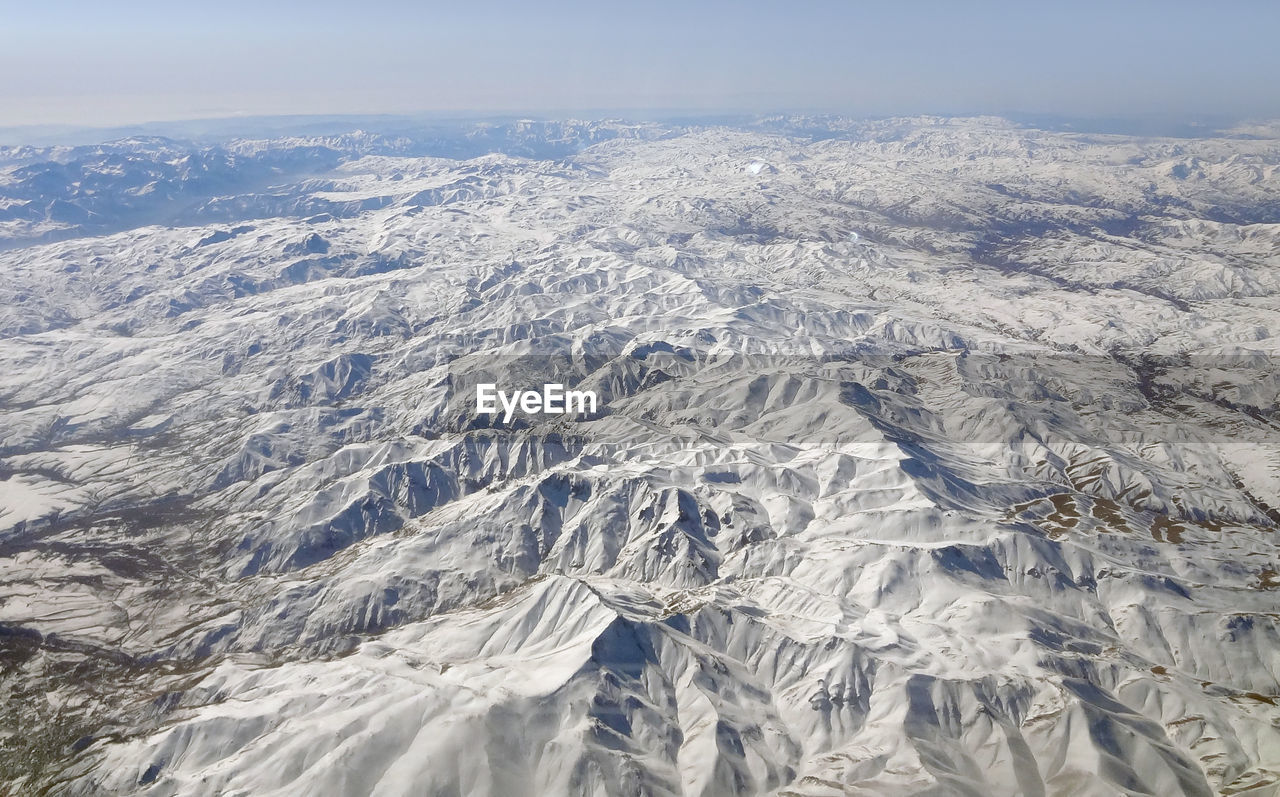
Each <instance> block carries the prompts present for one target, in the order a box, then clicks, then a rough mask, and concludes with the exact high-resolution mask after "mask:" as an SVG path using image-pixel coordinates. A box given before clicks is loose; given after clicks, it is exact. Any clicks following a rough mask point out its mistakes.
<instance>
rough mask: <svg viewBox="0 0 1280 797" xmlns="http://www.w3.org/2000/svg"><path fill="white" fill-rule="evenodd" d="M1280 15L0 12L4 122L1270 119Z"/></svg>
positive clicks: (396, 9)
mask: <svg viewBox="0 0 1280 797" xmlns="http://www.w3.org/2000/svg"><path fill="white" fill-rule="evenodd" d="M1278 31H1280V2H1278V1H1277V0H1257V1H1256V2H1253V1H1248V0H1241V1H1238V2H1226V1H1224V2H1220V3H1208V2H1190V1H1185V2H1184V0H1165V1H1164V2H1143V1H1142V0H1110V1H1109V2H1093V1H1092V0H1075V1H1074V2H1060V3H1052V4H1051V3H1048V2H1044V1H1042V0H1021V1H1020V2H994V1H993V2H983V1H982V0H969V1H967V2H966V1H964V0H953V2H928V1H926V0H920V1H918V2H910V1H909V0H899V1H898V2H855V1H854V0H848V1H846V2H837V1H836V0H827V1H826V2H820V1H818V0H791V1H790V2H763V1H756V2H751V1H749V0H743V1H741V2H721V1H719V0H709V1H708V2H697V1H696V0H685V2H672V1H671V0H638V1H636V2H607V1H606V0H597V2H535V0H526V2H505V1H504V0H489V1H488V2H464V1H463V0H459V2H451V3H434V2H409V1H408V0H403V1H400V2H386V1H382V0H365V1H364V2H350V1H348V2H341V3H340V2H331V1H330V0H313V1H312V2H307V3H296V2H272V0H257V1H256V2H244V0H221V1H220V2H208V3H198V4H197V3H185V2H182V1H181V0H168V2H154V1H152V0H141V1H139V2H130V1H129V0H121V1H120V2H103V0H75V1H65V2H58V0H45V1H44V2H29V1H28V0H0V126H3V125H19V124H58V123H60V124H87V125H108V124H125V123H133V122H142V121H151V120H172V119H187V118H203V117H216V116H232V115H244V114H250V115H264V114H267V115H274V114H301V113H307V114H315V113H324V114H327V113H413V112H420V111H478V112H529V113H538V112H543V113H555V112H565V111H589V110H593V109H673V110H690V111H764V110H806V109H808V110H821V111H835V112H842V113H850V114H865V115H876V114H896V113H943V114H947V113H973V112H980V113H1013V112H1022V113H1056V114H1065V115H1118V114H1123V115H1141V114H1161V115H1172V116H1178V115H1226V116H1236V117H1249V118H1259V117H1277V116H1280V46H1277V43H1276V35H1277V32H1278Z"/></svg>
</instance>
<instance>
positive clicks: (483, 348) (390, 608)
mask: <svg viewBox="0 0 1280 797" xmlns="http://www.w3.org/2000/svg"><path fill="white" fill-rule="evenodd" d="M841 132H842V134H841V135H836V136H834V137H826V136H822V137H817V138H813V137H809V136H807V135H803V134H801V133H799V132H791V133H788V132H786V131H781V132H769V131H767V130H765V129H763V128H749V129H729V128H721V127H704V128H690V129H688V130H684V131H679V134H678V135H670V136H665V137H660V138H655V139H654V140H636V139H626V140H623V139H618V140H613V141H604V142H602V143H598V144H595V145H592V146H589V147H587V148H585V149H583V150H582V151H581V152H579V153H578V154H576V155H572V156H569V157H565V158H563V159H557V160H530V159H523V158H518V157H511V156H507V155H497V154H495V155H486V156H484V157H480V158H476V159H471V160H450V159H447V158H436V157H398V156H397V157H392V156H385V155H370V156H367V157H361V158H356V159H351V160H348V161H347V162H345V163H344V164H343V165H342V166H341V167H340V168H338V169H336V170H334V171H333V172H332V173H330V174H327V175H326V176H324V177H323V179H321V178H308V180H312V182H300V183H298V184H296V185H291V186H288V187H286V188H276V189H272V190H274V191H275V192H276V195H280V196H283V195H288V196H290V197H303V198H304V199H305V200H306V201H301V200H299V201H300V202H301V204H299V205H298V206H297V207H298V208H300V209H302V210H304V211H308V212H305V213H303V212H298V213H294V212H288V211H287V209H286V210H284V211H282V210H281V208H280V207H279V206H278V205H276V204H270V203H269V202H268V199H270V196H271V194H270V192H267V193H253V194H245V195H243V196H239V195H237V196H229V197H219V198H218V203H219V206H220V207H235V208H240V209H241V212H242V213H243V218H241V219H238V220H235V221H234V223H227V224H221V223H218V224H210V225H206V226H200V227H190V226H179V227H172V226H161V225H150V226H142V227H136V228H131V229H126V230H123V231H120V232H116V233H113V234H108V235H101V236H76V237H72V238H69V239H67V240H63V241H58V242H53V243H44V244H38V245H29V246H18V247H16V248H11V249H8V250H6V251H0V375H2V376H0V408H3V413H2V414H0V567H2V568H3V570H2V571H0V572H3V573H4V579H3V583H0V632H3V634H4V636H3V637H2V638H0V642H3V643H4V647H3V648H0V650H3V651H4V652H5V656H4V659H3V665H4V669H3V675H0V678H2V679H3V680H2V681H0V682H2V683H3V684H4V688H5V690H6V692H5V695H6V700H5V708H4V723H5V724H4V726H3V727H0V745H3V746H2V747H0V762H2V766H3V767H4V769H3V770H2V772H3V773H4V774H6V776H7V777H8V785H0V793H2V792H4V791H5V790H6V789H8V790H9V791H10V792H11V793H13V794H28V793H40V790H42V789H44V790H47V792H48V793H56V794H68V795H97V794H143V795H152V796H155V797H158V796H159V795H183V796H184V797H185V796H186V795H255V797H265V796H267V795H279V796H280V797H284V796H285V795H302V794H306V795H386V796H390V795H418V794H431V795H503V796H505V795H523V794H545V795H552V794H555V795H559V794H584V795H586V794H589V795H623V794H627V795H632V794H644V795H703V796H705V797H712V796H713V795H728V794H741V795H748V794H751V795H754V794H786V795H815V796H816V795H881V794H894V795H921V796H922V797H923V795H944V794H945V795H950V794H962V795H1004V794H1024V795H1099V796H1101V795H1115V794H1131V795H1141V794H1159V795H1173V794H1186V795H1212V794H1249V795H1267V794H1276V793H1278V792H1277V789H1278V788H1280V786H1278V785H1277V784H1280V591H1277V590H1278V589H1280V576H1278V575H1277V573H1278V572H1280V552H1278V551H1277V547H1276V542H1277V540H1276V529H1277V522H1278V521H1280V514H1278V513H1277V510H1276V508H1277V507H1280V466H1278V465H1277V462H1280V456H1277V453H1278V452H1280V427H1278V426H1277V417H1280V416H1278V415H1277V395H1278V392H1280V375H1278V374H1277V369H1276V368H1275V367H1274V363H1275V362H1276V359H1275V358H1276V356H1277V354H1278V352H1277V348H1278V346H1277V342H1276V338H1275V337H1274V335H1275V333H1276V332H1278V331H1280V178H1278V175H1277V172H1276V170H1277V164H1280V141H1278V140H1276V139H1275V138H1268V137H1266V136H1262V135H1258V136H1255V137H1251V138H1232V137H1222V138H1206V139H1136V138H1129V137H1122V136H1090V135H1076V134H1059V133H1049V132H1043V131H1038V130H1030V129H1024V128H1019V127H1017V126H1014V125H1011V124H1009V123H1006V122H1003V121H1000V120H991V119H968V120H937V119H911V120H893V121H887V122H879V123H870V124H861V125H854V124H849V125H847V127H846V128H844V129H842V131H841ZM137 146H138V147H141V148H143V149H144V150H145V148H146V146H147V144H146V142H138V143H137ZM271 146H272V145H270V144H269V143H264V142H242V143H241V144H239V145H238V147H239V149H238V150H237V152H242V153H243V154H244V155H245V157H249V156H252V154H253V153H255V152H259V151H261V150H270V149H271ZM279 146H284V145H283V144H281V145H279ZM166 151H167V150H166ZM165 157H173V156H171V155H166V156H165ZM393 175H394V178H395V179H392V177H393ZM307 202H314V203H315V204H314V205H312V204H307ZM321 202H323V204H324V206H325V207H329V208H331V209H335V210H333V212H326V213H324V214H320V215H314V214H311V213H310V212H309V209H313V208H314V207H315V206H318V205H319V204H320V203H321ZM264 203H265V204H264ZM1268 208H1269V209H1270V210H1268ZM1268 214H1269V215H1268ZM43 223H44V222H43V221H42V222H39V223H34V222H33V225H32V229H35V228H37V227H39V225H40V224H43ZM15 224H16V222H15ZM233 227H234V228H236V231H235V232H234V233H233V232H231V229H232V228H233ZM6 229H7V228H6ZM219 233H222V234H219ZM1156 355H1160V356H1161V357H1162V358H1163V359H1153V358H1154V357H1155V356H1156ZM518 358H522V359H518ZM517 362H521V363H525V364H526V365H527V364H529V363H532V364H533V366H534V367H535V368H539V367H541V368H545V369H551V370H554V369H561V370H559V371H556V373H568V374H571V375H572V376H573V378H574V381H575V383H576V384H578V385H580V386H585V387H592V388H594V389H597V390H598V391H599V392H600V394H601V396H602V398H603V401H604V403H605V412H603V413H601V414H600V415H599V416H598V417H593V418H589V419H575V418H558V419H556V420H554V421H546V420H536V421H533V422H530V423H528V424H523V425H521V424H518V425H516V426H515V427H512V428H490V427H489V426H488V425H487V423H486V424H478V423H476V422H474V417H473V414H469V413H468V412H467V398H468V397H467V396H466V395H465V394H464V393H463V392H460V391H457V390H455V389H454V387H455V385H456V382H457V380H460V379H461V378H462V377H464V376H465V375H466V374H468V373H470V372H472V371H476V372H479V371H481V370H483V369H486V368H496V369H498V371H499V373H504V374H508V375H513V374H516V373H519V371H518V369H517V367H516V365H515V363H517ZM548 372H550V371H548ZM513 378H514V376H513ZM511 387H527V385H512V386H511Z"/></svg>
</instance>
